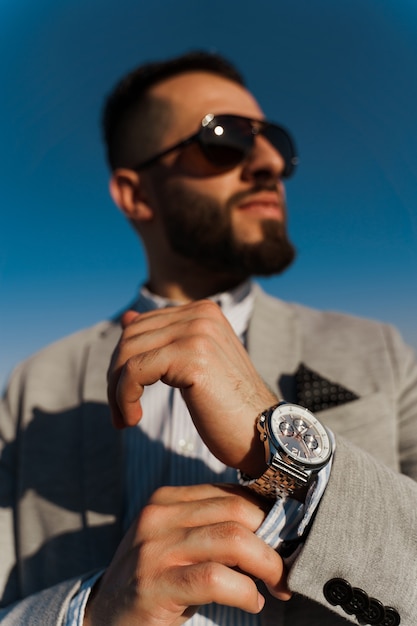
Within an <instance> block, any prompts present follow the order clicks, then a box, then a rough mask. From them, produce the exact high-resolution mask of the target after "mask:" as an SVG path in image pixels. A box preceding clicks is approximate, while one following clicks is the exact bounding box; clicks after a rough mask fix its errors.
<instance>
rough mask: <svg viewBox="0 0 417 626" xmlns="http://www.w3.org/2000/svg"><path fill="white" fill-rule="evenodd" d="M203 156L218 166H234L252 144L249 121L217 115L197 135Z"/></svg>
mask: <svg viewBox="0 0 417 626" xmlns="http://www.w3.org/2000/svg"><path fill="white" fill-rule="evenodd" d="M199 144H200V148H201V150H202V152H203V154H204V156H205V157H206V158H207V159H208V160H209V161H210V163H213V165H216V166H218V167H234V166H235V165H237V164H238V163H240V162H241V161H242V160H243V159H244V158H245V156H246V155H247V154H248V152H249V151H250V149H251V148H252V146H253V134H252V127H251V125H250V123H249V122H248V121H247V120H245V119H240V118H232V117H227V116H224V117H223V116H218V117H215V118H213V120H212V121H211V122H210V123H209V124H208V125H207V126H205V127H204V128H202V130H201V132H200V135H199Z"/></svg>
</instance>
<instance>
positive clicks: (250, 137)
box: [132, 113, 298, 178]
mask: <svg viewBox="0 0 417 626" xmlns="http://www.w3.org/2000/svg"><path fill="white" fill-rule="evenodd" d="M256 135H263V137H265V138H266V139H267V140H268V141H269V143H270V144H271V145H272V146H273V148H275V150H276V151H277V152H279V153H280V155H281V156H282V158H283V159H284V162H285V168H284V171H283V173H282V177H283V178H288V177H289V176H291V174H292V173H293V172H294V169H295V166H296V165H297V163H298V158H297V154H296V151H295V146H294V142H293V140H292V139H291V136H290V135H289V133H288V132H287V131H286V130H285V129H284V128H282V126H278V125H277V124H273V123H272V122H267V121H266V120H252V119H250V118H248V117H242V116H240V115H212V114H211V113H209V114H208V115H206V116H205V117H204V118H203V120H202V122H201V126H200V128H199V129H198V131H197V132H196V133H194V134H193V135H191V136H190V137H187V138H186V139H183V140H182V141H180V142H178V143H176V144H175V146H171V147H170V148H167V149H166V150H163V151H162V152H160V153H159V154H156V155H155V156H153V157H151V158H150V159H147V160H146V161H144V162H143V163H140V164H139V165H138V166H136V167H134V168H132V169H134V170H136V171H139V170H142V169H144V168H145V167H149V166H150V165H152V164H153V163H155V162H156V161H158V160H159V159H161V158H162V157H164V156H165V155H167V154H170V153H171V152H174V150H178V149H179V148H185V147H186V146H189V145H190V144H192V143H197V144H198V145H199V148H200V150H201V152H202V153H203V154H204V156H205V157H206V159H207V160H208V161H209V162H210V163H211V164H212V165H215V166H216V167H219V168H225V169H227V168H229V169H231V168H233V167H235V166H236V165H239V163H241V162H242V161H244V159H245V158H246V157H247V156H248V154H249V153H250V151H251V150H252V149H253V146H254V143H255V137H256Z"/></svg>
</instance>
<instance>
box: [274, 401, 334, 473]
mask: <svg viewBox="0 0 417 626" xmlns="http://www.w3.org/2000/svg"><path fill="white" fill-rule="evenodd" d="M288 412H289V413H293V412H294V413H295V414H297V415H300V417H304V418H305V419H307V420H308V421H309V422H310V423H311V424H312V425H313V426H314V428H315V429H317V430H318V432H319V434H320V437H321V442H322V446H321V449H322V453H321V454H320V456H319V457H317V458H316V459H315V458H306V459H300V458H299V457H298V456H296V455H295V454H293V453H292V452H291V451H290V450H288V449H287V448H286V447H285V446H284V445H283V444H282V443H281V442H280V441H279V440H278V439H277V437H276V436H275V433H274V430H273V422H274V421H275V420H278V419H279V417H282V416H283V415H285V414H286V413H288ZM265 417H266V419H265V427H266V432H267V435H268V437H269V439H270V443H271V444H272V446H273V447H275V449H276V451H277V452H278V453H279V455H280V457H281V458H282V459H283V460H284V461H285V462H286V463H288V464H289V465H294V466H296V467H299V468H302V469H306V470H317V469H320V468H321V467H323V466H324V465H326V464H327V463H328V461H329V459H330V458H331V455H332V442H331V439H330V436H329V433H328V431H327V429H326V427H325V426H324V425H323V424H322V423H321V422H320V420H318V419H317V417H316V416H315V415H314V414H313V413H312V412H311V411H309V410H308V409H306V408H305V407H302V406H300V405H298V404H292V403H284V402H283V403H280V404H279V405H278V406H276V407H275V408H273V409H272V410H270V411H269V412H268V414H267V415H266V416H265ZM270 453H272V454H274V453H275V451H274V450H272V449H271V450H270Z"/></svg>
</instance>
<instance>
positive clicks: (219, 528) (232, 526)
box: [211, 521, 246, 546]
mask: <svg viewBox="0 0 417 626" xmlns="http://www.w3.org/2000/svg"><path fill="white" fill-rule="evenodd" d="M211 532H212V534H213V535H214V538H215V539H219V540H225V541H226V542H227V544H228V545H231V544H233V545H235V546H236V545H237V546H239V545H241V544H242V542H243V541H244V540H245V537H246V531H245V529H244V527H243V526H241V525H240V524H239V523H238V522H234V521H227V522H222V523H220V524H214V525H213V526H212V527H211Z"/></svg>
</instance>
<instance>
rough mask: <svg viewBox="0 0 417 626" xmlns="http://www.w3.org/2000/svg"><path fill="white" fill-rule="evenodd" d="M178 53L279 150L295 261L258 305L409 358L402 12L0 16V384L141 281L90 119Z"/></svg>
mask: <svg viewBox="0 0 417 626" xmlns="http://www.w3.org/2000/svg"><path fill="white" fill-rule="evenodd" d="M192 48H205V49H214V50H217V51H219V52H221V53H223V54H225V55H226V56H229V57H230V58H231V59H232V60H233V61H235V62H236V63H237V64H238V66H239V67H240V68H241V70H242V71H243V73H244V74H245V76H246V78H247V81H248V84H249V86H250V88H251V89H252V90H253V92H254V93H255V94H256V96H257V98H258V100H259V101H260V102H261V104H262V106H263V108H264V110H265V112H266V114H267V116H268V117H270V118H271V119H274V120H276V121H278V122H281V123H283V124H285V125H286V126H287V127H289V128H290V129H291V131H292V133H293V134H294V136H295V138H296V141H297V145H298V148H299V152H300V156H301V166H300V168H299V171H298V172H297V175H296V176H295V177H294V179H293V180H291V181H290V183H289V184H288V199H289V211H290V231H291V234H292V238H293V240H294V242H295V244H296V246H297V248H298V251H299V254H298V260H297V262H296V264H295V265H294V267H293V268H292V269H290V270H289V271H288V272H287V273H286V274H285V275H284V276H283V277H280V278H274V279H270V280H268V281H262V283H263V284H264V286H265V287H266V289H267V290H268V291H270V292H271V293H274V294H276V295H279V296H281V297H283V298H285V299H290V300H295V301H298V302H302V303H305V304H308V305H312V306H316V307H320V308H326V309H333V310H341V311H347V312H350V313H354V314H358V315H364V316H367V317H373V318H377V319H381V320H384V321H388V322H392V323H394V324H396V325H397V326H398V327H399V328H400V330H401V331H402V332H403V334H404V336H405V337H406V339H407V340H408V341H409V342H410V343H412V344H413V345H414V346H417V315H416V312H417V281H416V278H417V212H416V203H417V149H416V147H417V115H416V111H417V71H416V70H417V4H416V2H415V0H401V1H398V0H372V1H371V0H349V1H341V2H335V1H334V0H315V1H314V2H311V0H297V1H296V2H288V0H286V1H282V0H258V1H257V2H256V3H253V2H251V3H249V2H246V1H245V0H227V2H224V0H212V2H210V3H205V2H201V1H200V0H175V1H174V0H152V2H148V3H146V2H144V1H139V0H118V2H113V1H110V0H60V2H56V0H36V2H33V0H2V3H1V6H0V59H1V61H0V72H1V74H0V76H1V90H0V93H1V95H0V137H1V142H0V166H1V176H0V181H1V187H0V191H1V196H0V197H1V222H0V302H1V307H0V385H1V384H2V383H3V382H4V380H5V377H6V374H7V372H9V371H10V369H11V368H12V367H13V366H14V365H15V364H16V363H17V362H18V361H19V360H21V359H22V358H24V357H25V356H27V355H29V354H31V353H32V352H34V351H36V350H38V349H39V348H40V347H41V346H43V345H44V344H46V343H48V342H50V341H52V340H55V339H57V338H58V337H60V336H62V335H64V334H67V333H69V332H72V331H74V330H77V329H78V328H81V327H83V326H86V325H89V324H92V323H94V322H95V321H98V320H100V319H103V318H105V317H107V316H109V315H112V314H113V313H114V312H116V311H117V310H119V309H120V308H121V307H123V306H124V305H125V304H126V303H127V302H129V300H130V299H131V298H132V297H133V296H134V294H135V291H136V289H137V287H138V285H139V284H140V283H141V282H142V281H143V280H144V278H145V277H146V268H145V264H144V258H143V254H142V251H141V249H140V245H139V242H138V241H137V239H136V238H135V236H134V235H133V233H132V232H131V231H130V229H129V227H128V225H127V224H126V223H125V221H124V219H123V217H122V216H121V214H120V213H119V212H118V210H117V209H116V208H115V207H114V206H113V205H112V202H111V200H110V198H109V196H108V193H107V181H108V172H107V170H106V166H105V163H104V158H103V155H102V144H101V138H100V130H99V117H100V110H101V105H102V101H103V98H104V96H105V94H106V93H107V92H108V91H109V89H110V88H111V87H112V85H113V84H114V82H115V81H116V80H117V79H118V78H119V77H120V75H122V74H123V73H124V72H126V71H128V70H129V69H131V68H132V67H133V66H135V65H136V64H138V63H140V62H142V61H145V60H150V59H154V58H162V57H165V56H167V55H170V54H177V53H180V52H183V51H185V50H189V49H192Z"/></svg>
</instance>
